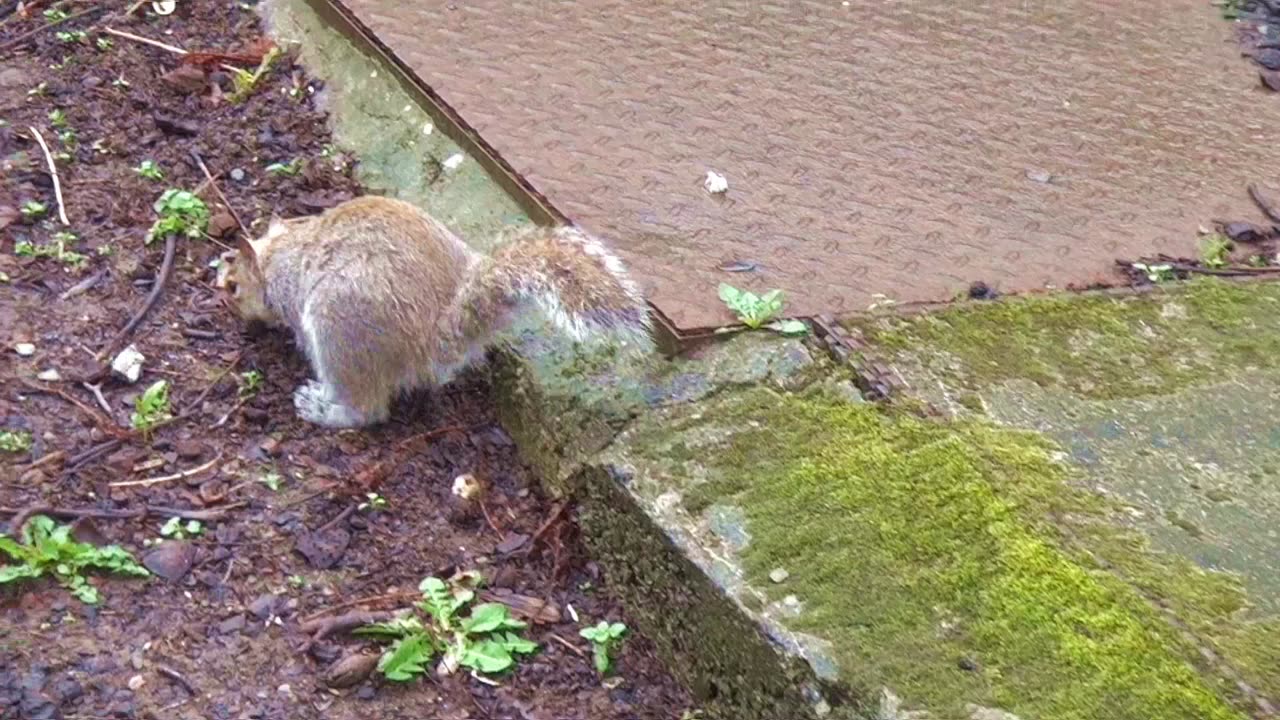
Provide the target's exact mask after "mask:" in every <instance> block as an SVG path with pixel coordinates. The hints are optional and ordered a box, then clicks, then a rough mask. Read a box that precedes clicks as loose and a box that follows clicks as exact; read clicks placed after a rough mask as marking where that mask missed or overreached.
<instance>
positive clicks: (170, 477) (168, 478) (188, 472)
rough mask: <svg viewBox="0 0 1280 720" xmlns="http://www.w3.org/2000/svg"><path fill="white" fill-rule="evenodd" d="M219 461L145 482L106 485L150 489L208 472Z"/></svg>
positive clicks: (125, 481)
mask: <svg viewBox="0 0 1280 720" xmlns="http://www.w3.org/2000/svg"><path fill="white" fill-rule="evenodd" d="M221 459H222V456H218V457H216V458H214V459H212V460H210V461H209V462H207V463H204V464H203V465H200V466H198V467H193V468H191V469H190V470H183V471H182V472H178V473H174V474H172V475H162V476H160V477H153V478H147V479H145V480H120V481H117V482H113V483H108V485H109V486H110V487H113V488H122V487H151V486H152V485H159V484H160V483H166V482H172V481H174V480H185V479H186V478H189V477H194V476H196V475H199V474H200V473H202V472H204V471H205V470H208V469H209V468H211V467H213V466H214V465H217V464H218V461H219V460H221Z"/></svg>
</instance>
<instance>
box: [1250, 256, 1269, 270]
mask: <svg viewBox="0 0 1280 720" xmlns="http://www.w3.org/2000/svg"><path fill="white" fill-rule="evenodd" d="M1270 264H1271V263H1269V262H1267V258H1266V257H1265V256H1263V255H1250V256H1249V267H1266V266H1268V265H1270Z"/></svg>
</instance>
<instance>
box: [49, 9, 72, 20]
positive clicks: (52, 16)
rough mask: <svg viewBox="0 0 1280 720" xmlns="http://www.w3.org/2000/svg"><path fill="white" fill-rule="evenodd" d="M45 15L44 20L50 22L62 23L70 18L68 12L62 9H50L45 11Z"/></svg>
mask: <svg viewBox="0 0 1280 720" xmlns="http://www.w3.org/2000/svg"><path fill="white" fill-rule="evenodd" d="M43 15H44V19H45V20H48V21H49V22H62V21H63V20H66V19H67V18H68V17H70V15H68V14H67V11H66V10H63V9H61V8H49V9H48V10H45V11H44V13H43Z"/></svg>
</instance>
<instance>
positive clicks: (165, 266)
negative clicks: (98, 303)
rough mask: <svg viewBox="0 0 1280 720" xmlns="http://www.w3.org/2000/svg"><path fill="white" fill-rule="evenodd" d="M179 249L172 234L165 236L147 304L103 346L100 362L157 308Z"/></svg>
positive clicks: (98, 355) (99, 355)
mask: <svg viewBox="0 0 1280 720" xmlns="http://www.w3.org/2000/svg"><path fill="white" fill-rule="evenodd" d="M177 248H178V239H177V238H176V237H175V236H174V235H172V234H170V235H167V236H165V239H164V260H162V261H161V263H160V272H159V273H157V274H156V279H155V282H153V283H151V293H150V294H149V295H147V300H146V302H144V303H142V308H141V309H140V310H138V312H136V313H134V315H133V317H132V318H130V319H129V322H128V323H126V324H125V326H124V327H123V328H121V329H120V332H118V333H116V336H115V337H113V338H111V341H110V342H108V343H107V344H106V345H105V346H103V348H102V350H101V351H100V352H99V353H98V354H97V356H96V357H97V359H98V360H102V359H103V358H105V357H106V356H107V355H109V354H111V352H112V351H113V350H115V348H116V346H118V345H119V344H120V342H121V341H123V340H124V339H125V338H127V337H129V336H130V335H131V334H133V331H134V330H136V329H138V325H140V324H142V320H143V318H145V317H146V316H147V314H148V313H150V312H151V310H152V308H154V307H155V306H156V303H157V302H158V301H159V300H160V296H161V295H162V294H163V293H164V285H165V283H166V282H168V280H169V276H170V275H171V274H173V256H174V253H175V252H177Z"/></svg>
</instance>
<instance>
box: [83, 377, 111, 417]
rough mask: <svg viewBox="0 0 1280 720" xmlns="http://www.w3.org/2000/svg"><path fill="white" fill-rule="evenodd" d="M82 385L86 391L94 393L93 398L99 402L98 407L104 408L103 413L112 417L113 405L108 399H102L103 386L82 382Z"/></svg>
mask: <svg viewBox="0 0 1280 720" xmlns="http://www.w3.org/2000/svg"><path fill="white" fill-rule="evenodd" d="M80 384H81V385H83V386H84V388H85V389H86V390H88V391H89V392H91V393H93V396H94V397H95V398H97V400H98V407H100V408H102V412H104V413H106V414H107V415H108V416H110V415H111V405H110V404H109V403H108V402H107V399H106V398H104V397H102V386H101V385H95V384H93V383H87V382H82V383H80Z"/></svg>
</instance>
